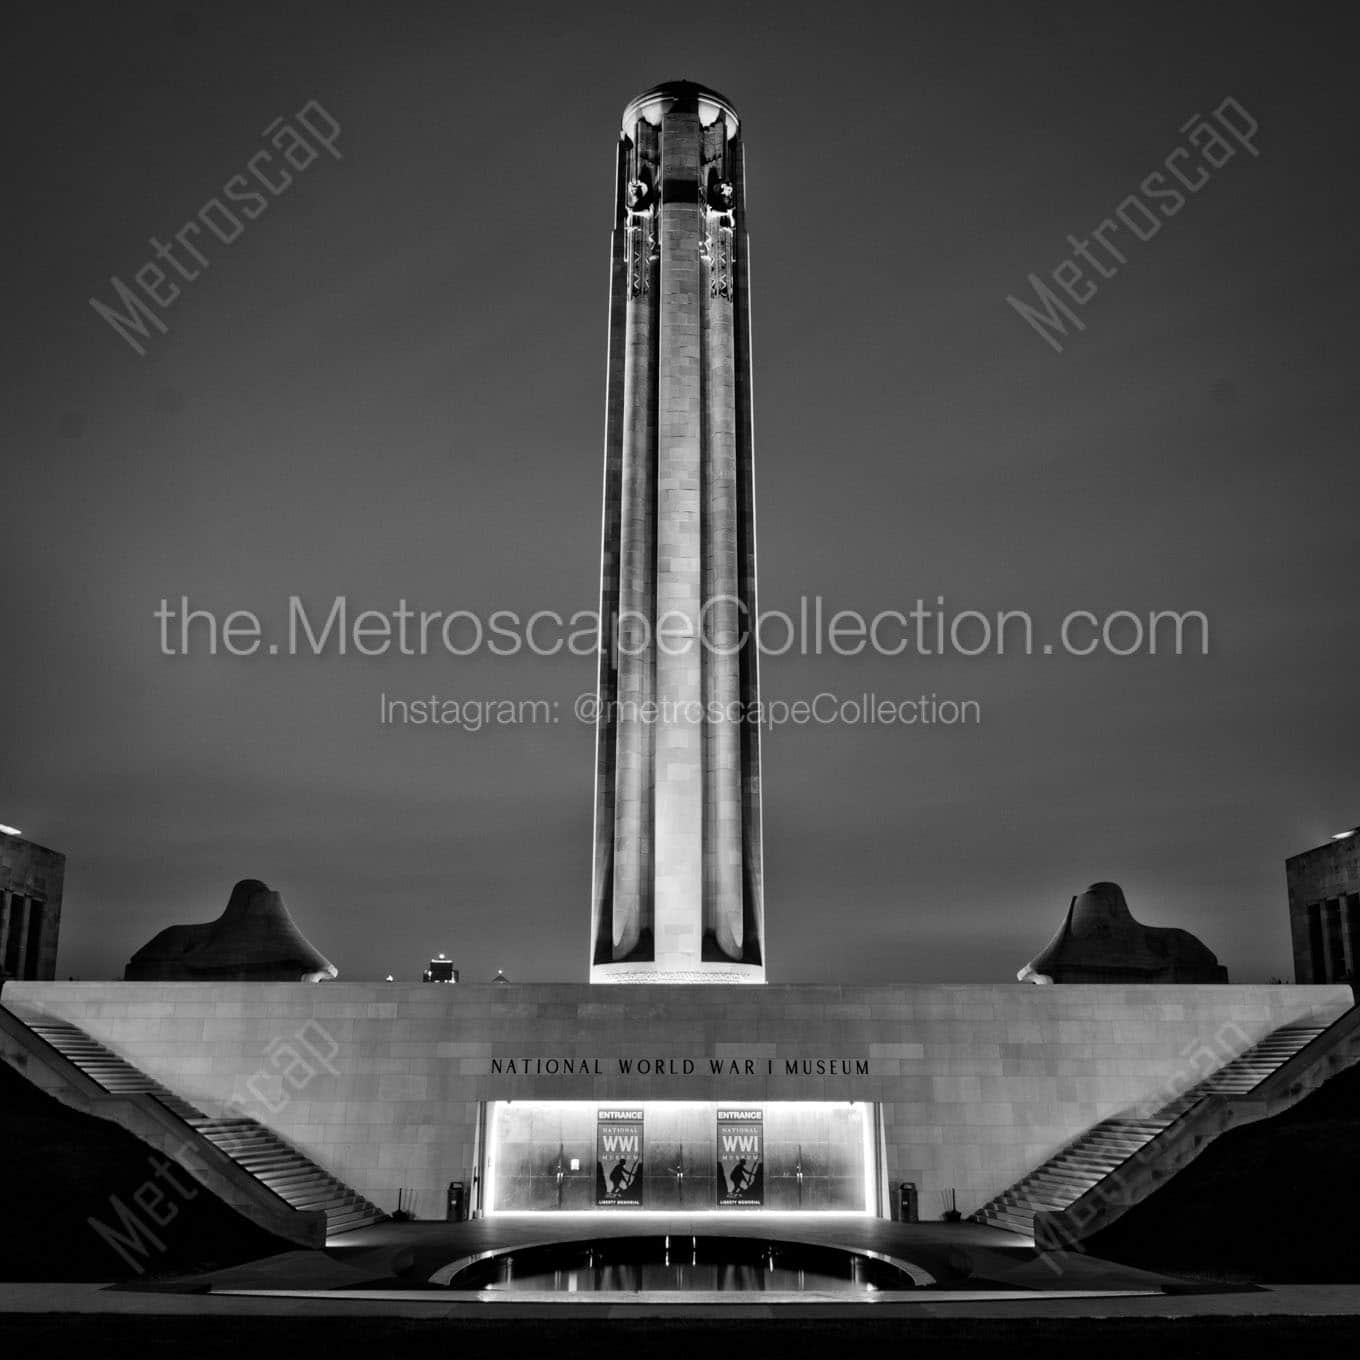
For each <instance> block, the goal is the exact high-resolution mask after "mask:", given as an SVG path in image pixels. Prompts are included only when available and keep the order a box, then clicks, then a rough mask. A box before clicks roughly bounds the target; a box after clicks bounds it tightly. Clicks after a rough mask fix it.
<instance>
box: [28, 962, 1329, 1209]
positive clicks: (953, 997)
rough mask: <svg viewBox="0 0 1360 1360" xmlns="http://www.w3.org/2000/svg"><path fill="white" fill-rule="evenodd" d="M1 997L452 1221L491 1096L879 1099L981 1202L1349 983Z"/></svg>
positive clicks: (336, 989)
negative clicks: (449, 1188) (1081, 1136)
mask: <svg viewBox="0 0 1360 1360" xmlns="http://www.w3.org/2000/svg"><path fill="white" fill-rule="evenodd" d="M3 1004H5V1005H6V1006H8V1007H10V1008H11V1009H13V1010H15V1011H17V1012H19V1013H21V1014H22V1013H23V1012H24V1011H25V1010H37V1011H42V1012H45V1013H47V1014H49V1015H53V1016H57V1017H60V1018H62V1019H66V1020H69V1021H71V1022H72V1023H74V1024H77V1025H80V1026H81V1027H83V1028H84V1029H86V1030H88V1031H89V1033H91V1034H92V1035H94V1036H95V1037H96V1038H97V1039H99V1040H100V1041H101V1042H102V1043H104V1044H107V1045H108V1046H109V1047H110V1048H112V1049H113V1050H115V1051H116V1052H117V1053H119V1054H121V1055H122V1056H123V1057H125V1058H127V1059H128V1060H130V1061H131V1062H133V1063H136V1064H137V1065H138V1066H139V1067H141V1068H143V1069H144V1070H145V1071H147V1072H149V1073H150V1074H151V1075H152V1076H154V1077H156V1078H157V1079H158V1080H160V1081H162V1082H164V1083H165V1084H166V1085H167V1086H169V1087H171V1088H172V1089H174V1090H176V1091H178V1092H180V1093H181V1094H182V1095H184V1096H185V1097H187V1098H188V1099H190V1100H192V1101H194V1102H195V1103H197V1104H199V1105H200V1106H202V1107H204V1108H206V1109H208V1110H209V1111H210V1112H217V1111H219V1110H221V1109H222V1108H224V1107H225V1105H226V1104H227V1103H228V1102H230V1101H232V1100H233V1099H235V1100H236V1101H238V1102H240V1104H241V1105H242V1106H243V1107H244V1109H245V1110H246V1112H248V1113H250V1114H252V1115H254V1116H255V1117H256V1118H258V1119H260V1120H262V1121H263V1122H265V1123H267V1124H269V1125H270V1126H271V1127H273V1128H275V1129H276V1130H278V1132H280V1133H281V1134H283V1135H284V1136H285V1137H286V1138H289V1139H291V1140H292V1141H293V1142H294V1143H296V1144H297V1145H298V1146H299V1147H301V1148H302V1149H303V1150H304V1151H305V1152H307V1153H308V1155H309V1156H311V1157H313V1158H314V1159H315V1160H316V1161H317V1162H319V1163H320V1164H321V1165H322V1166H324V1167H326V1168H327V1169H328V1170H329V1171H331V1172H333V1173H334V1174H335V1175H337V1176H340V1177H341V1178H342V1179H344V1180H346V1181H348V1182H349V1183H350V1184H351V1185H353V1186H354V1187H355V1188H356V1189H358V1190H360V1191H362V1193H363V1194H365V1195H367V1196H368V1197H369V1198H370V1199H372V1200H373V1201H375V1202H376V1203H378V1204H379V1205H381V1206H382V1207H384V1208H386V1209H389V1210H390V1209H392V1208H395V1207H396V1193H397V1188H398V1187H399V1186H405V1187H411V1188H414V1189H415V1190H416V1192H417V1194H418V1197H419V1198H418V1203H417V1211H418V1212H419V1213H420V1214H421V1215H426V1216H441V1215H442V1212H443V1202H444V1189H445V1187H446V1185H447V1183H448V1182H449V1181H450V1180H465V1181H468V1182H471V1180H472V1173H473V1169H474V1166H475V1160H476V1153H475V1146H476V1139H477V1132H476V1130H477V1119H478V1108H479V1102H481V1101H489V1100H507V1099H529V1098H536V1099H555V1098H556V1099H575V1100H592V1099H598V1100H607V1101H611V1102H615V1101H638V1100H665V1099H677V1100H681V1099H683V1100H719V1101H729V1100H730V1101H733V1102H744V1103H749V1102H756V1101H762V1100H770V1101H774V1100H817V1099H839V1100H846V1099H849V1100H872V1101H875V1102H878V1103H879V1105H880V1108H881V1111H882V1118H883V1130H884V1138H883V1147H882V1163H883V1166H884V1170H885V1172H886V1184H892V1183H894V1182H896V1181H898V1180H914V1181H915V1182H916V1183H917V1184H918V1186H919V1187H920V1190H921V1208H922V1214H923V1216H926V1217H935V1216H937V1215H938V1213H939V1211H940V1198H939V1196H940V1194H941V1192H943V1191H945V1190H947V1189H948V1188H949V1187H955V1188H957V1191H958V1203H959V1208H960V1209H961V1210H963V1212H964V1213H969V1212H971V1211H972V1210H973V1209H975V1208H977V1207H978V1206H980V1205H981V1204H982V1203H984V1202H985V1201H986V1200H987V1199H989V1198H990V1197H991V1196H992V1195H994V1194H996V1193H998V1192H999V1191H1001V1190H1002V1189H1004V1188H1005V1187H1006V1186H1007V1185H1009V1184H1011V1183H1012V1182H1013V1181H1015V1180H1016V1179H1018V1178H1019V1177H1020V1176H1021V1175H1023V1174H1024V1173H1025V1172H1026V1171H1028V1170H1030V1169H1032V1168H1033V1167H1034V1166H1035V1165H1036V1164H1037V1163H1038V1162H1040V1161H1041V1160H1043V1159H1044V1158H1045V1157H1047V1156H1049V1155H1050V1154H1051V1153H1053V1152H1054V1151H1056V1150H1057V1149H1058V1148H1059V1147H1060V1146H1061V1145H1062V1144H1064V1143H1065V1142H1067V1141H1069V1140H1070V1139H1071V1138H1073V1137H1075V1136H1076V1135H1077V1134H1078V1133H1080V1132H1082V1131H1083V1130H1084V1129H1086V1128H1088V1127H1089V1126H1090V1125H1091V1124H1093V1123H1094V1122H1096V1121H1097V1120H1099V1119H1101V1118H1103V1117H1105V1116H1106V1115H1109V1114H1112V1113H1114V1112H1116V1111H1118V1110H1122V1109H1125V1108H1127V1107H1128V1106H1130V1105H1133V1104H1135V1103H1138V1102H1141V1101H1145V1100H1149V1099H1151V1098H1153V1097H1155V1096H1157V1095H1158V1094H1161V1093H1164V1094H1170V1093H1174V1092H1176V1091H1178V1090H1180V1089H1182V1088H1183V1087H1184V1086H1187V1085H1189V1084H1191V1083H1193V1082H1194V1081H1196V1080H1198V1079H1199V1078H1200V1077H1201V1076H1203V1075H1205V1074H1206V1073H1207V1071H1209V1070H1211V1069H1212V1068H1213V1067H1216V1066H1219V1065H1221V1064H1222V1063H1223V1062H1226V1061H1228V1060H1229V1059H1230V1058H1232V1057H1233V1056H1235V1055H1236V1054H1237V1053H1238V1052H1240V1051H1241V1050H1242V1049H1244V1048H1246V1047H1249V1046H1250V1045H1251V1044H1252V1043H1254V1042H1255V1041H1256V1040H1258V1039H1259V1038H1261V1037H1262V1036H1264V1035H1265V1034H1266V1033H1268V1032H1269V1031H1270V1030H1272V1029H1275V1028H1277V1027H1279V1026H1281V1025H1285V1024H1291V1023H1309V1022H1312V1023H1316V1024H1324V1023H1328V1022H1330V1021H1331V1020H1332V1019H1334V1018H1335V1017H1336V1016H1338V1015H1339V1014H1341V1012H1342V1011H1344V1010H1346V1009H1348V1008H1349V1006H1350V1004H1351V993H1350V989H1349V988H1347V987H1341V986H1328V987H1295V986H1275V987H1267V986H1204V987H1195V986H1163V987H1132V986H1130V987H1120V986H1056V987H1034V986H1027V985H1022V984H1011V985H1005V984H1001V985H975V984H959V985H918V986H902V987H837V986H816V987H813V986H765V987H721V986H693V987H679V986H676V987H666V986H636V987H593V988H592V987H589V986H585V985H522V986H517V985H510V986H467V985H458V986H436V985H422V984H414V985H410V984H392V983H389V984H383V983H340V982H333V983H320V984H304V983H271V982H258V983H249V982H244V983H183V982H180V983H128V982H122V983H119V982H86V983H57V982H24V983H8V984H7V985H6V986H5V989H4V993H3ZM568 1059H570V1060H571V1068H572V1070H571V1071H570V1072H568V1071H567V1063H566V1060H568ZM715 1063H716V1064H718V1065H719V1066H720V1067H721V1073H720V1074H716V1075H715V1073H714V1070H713V1065H714V1064H715ZM625 1064H626V1066H627V1074H626V1075H625V1073H624V1071H623V1068H624V1066H625ZM819 1064H820V1065H821V1066H820V1067H819ZM526 1066H527V1069H528V1070H527V1071H526V1070H525V1068H526ZM644 1068H645V1070H641V1069H644ZM658 1068H659V1069H660V1070H659V1071H658V1070H657V1069H658Z"/></svg>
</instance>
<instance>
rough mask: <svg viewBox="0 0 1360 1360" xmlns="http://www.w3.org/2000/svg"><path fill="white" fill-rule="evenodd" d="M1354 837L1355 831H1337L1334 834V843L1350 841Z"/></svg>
mask: <svg viewBox="0 0 1360 1360" xmlns="http://www.w3.org/2000/svg"><path fill="white" fill-rule="evenodd" d="M1354 835H1355V832H1354V831H1337V832H1335V833H1334V834H1333V836H1332V839H1333V840H1334V841H1348V840H1350V838H1351V837H1352V836H1354Z"/></svg>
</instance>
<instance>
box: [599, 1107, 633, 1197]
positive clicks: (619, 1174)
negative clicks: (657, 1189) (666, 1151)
mask: <svg viewBox="0 0 1360 1360" xmlns="http://www.w3.org/2000/svg"><path fill="white" fill-rule="evenodd" d="M595 1203H596V1205H597V1206H598V1207H599V1208H602V1209H609V1208H626V1209H640V1208H641V1207H642V1110H641V1109H640V1108H636V1109H619V1108H617V1107H610V1108H608V1109H601V1110H599V1111H598V1113H597V1116H596V1121H595Z"/></svg>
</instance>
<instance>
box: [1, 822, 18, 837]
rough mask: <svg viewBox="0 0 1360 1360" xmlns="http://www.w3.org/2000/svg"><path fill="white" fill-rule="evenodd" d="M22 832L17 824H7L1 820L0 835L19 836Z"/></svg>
mask: <svg viewBox="0 0 1360 1360" xmlns="http://www.w3.org/2000/svg"><path fill="white" fill-rule="evenodd" d="M22 834H23V833H22V832H21V831H20V830H19V828H18V827H17V826H6V825H5V824H4V823H3V822H0V836H19V835H22Z"/></svg>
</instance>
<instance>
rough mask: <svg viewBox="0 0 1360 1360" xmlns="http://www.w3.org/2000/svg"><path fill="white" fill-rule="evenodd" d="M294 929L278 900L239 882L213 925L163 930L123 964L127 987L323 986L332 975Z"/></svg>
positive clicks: (249, 881) (253, 882)
mask: <svg viewBox="0 0 1360 1360" xmlns="http://www.w3.org/2000/svg"><path fill="white" fill-rule="evenodd" d="M338 971H339V970H338V969H337V968H336V966H335V965H334V964H333V963H331V962H330V960H329V959H327V958H324V957H323V956H322V955H321V954H320V953H318V952H317V951H316V950H315V949H314V948H313V947H312V946H311V944H310V943H309V942H308V941H307V938H306V937H305V936H304V935H303V933H302V932H301V931H300V930H299V929H298V928H297V926H296V925H295V924H294V922H293V918H292V917H291V916H290V915H289V914H288V908H287V907H285V906H284V905H283V898H282V897H280V896H279V894H278V893H276V892H272V891H271V890H270V889H269V888H268V887H267V886H266V885H265V884H263V883H261V882H260V881H259V879H257V878H243V879H242V880H241V881H240V882H239V883H238V884H237V885H236V886H235V887H234V888H233V889H232V890H231V898H230V899H229V900H228V902H227V909H226V910H225V911H224V912H223V913H222V915H221V916H219V917H218V918H217V919H216V920H215V921H205V922H203V923H201V924H198V925H186V926H168V927H166V929H165V930H162V931H161V932H160V934H159V935H157V936H155V937H154V938H153V939H152V940H151V941H150V943H148V944H144V945H143V946H142V947H141V948H140V949H139V950H138V951H137V952H136V953H135V954H134V955H133V956H132V958H131V959H129V960H128V965H127V968H126V969H125V970H124V973H123V977H124V980H125V981H128V982H328V981H329V980H330V979H331V978H333V977H335V976H336V975H337V973H338Z"/></svg>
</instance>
